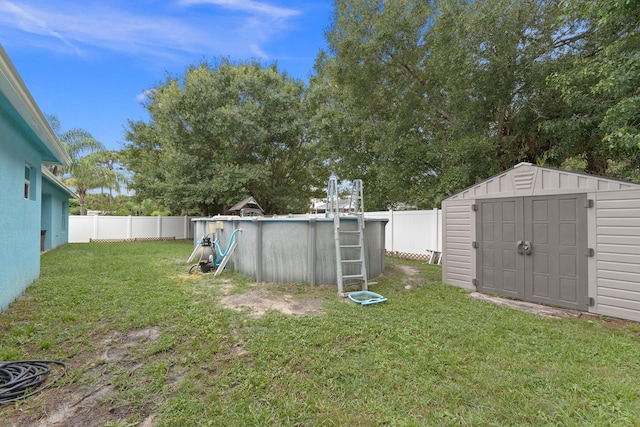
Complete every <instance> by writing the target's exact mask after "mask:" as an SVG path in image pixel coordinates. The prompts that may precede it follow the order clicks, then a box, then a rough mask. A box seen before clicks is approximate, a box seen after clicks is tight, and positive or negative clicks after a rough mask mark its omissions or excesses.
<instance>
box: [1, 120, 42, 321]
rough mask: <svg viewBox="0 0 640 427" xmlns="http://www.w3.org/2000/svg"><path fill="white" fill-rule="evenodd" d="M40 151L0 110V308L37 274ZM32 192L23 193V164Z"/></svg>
mask: <svg viewBox="0 0 640 427" xmlns="http://www.w3.org/2000/svg"><path fill="white" fill-rule="evenodd" d="M41 162H42V155H41V154H40V153H39V152H38V151H36V150H35V149H34V148H33V146H32V145H31V144H30V143H29V141H27V140H26V139H25V137H24V135H23V134H22V133H20V132H19V131H17V130H16V128H15V127H14V126H13V124H12V122H10V121H9V120H8V119H7V116H6V115H4V114H3V111H2V110H0V259H1V260H2V269H1V270H2V274H0V311H2V310H5V309H6V308H7V307H8V306H9V304H10V303H11V302H12V301H13V300H14V299H16V298H17V297H18V296H19V295H20V294H21V293H22V292H23V291H24V290H25V289H26V287H27V286H28V285H29V284H31V283H32V282H33V281H34V280H36V279H37V278H38V277H39V275H40V220H41V217H40V208H41V191H40V190H41V189H42V187H41V186H42V175H41V172H40V164H41ZM26 165H28V166H29V167H30V170H31V193H30V194H31V195H30V197H29V199H25V197H24V180H25V166H26Z"/></svg>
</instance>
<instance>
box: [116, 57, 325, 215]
mask: <svg viewBox="0 0 640 427" xmlns="http://www.w3.org/2000/svg"><path fill="white" fill-rule="evenodd" d="M303 89H304V86H303V83H302V82H301V81H297V80H294V79H292V78H290V77H288V76H287V75H286V74H282V73H279V72H278V70H277V68H276V67H275V66H271V67H262V66H261V65H260V64H258V63H255V62H252V63H241V64H237V65H234V64H232V63H230V62H229V61H221V62H220V63H219V64H217V65H216V66H212V65H211V64H209V63H202V64H199V65H193V66H191V67H189V68H188V69H187V71H186V73H185V74H184V76H182V77H181V78H174V77H171V78H168V79H167V80H166V81H165V82H164V83H163V84H161V85H159V86H158V87H156V88H155V89H154V90H153V91H151V95H150V97H149V100H148V102H147V103H146V105H145V106H146V108H147V110H148V111H149V115H150V121H149V122H148V123H144V122H130V123H129V130H128V132H127V134H126V137H125V138H126V140H127V141H128V143H127V146H126V148H125V156H124V158H125V162H126V165H127V168H128V170H130V171H132V172H134V173H135V175H134V178H133V181H132V185H131V186H132V188H133V189H134V190H135V191H136V192H137V193H138V192H139V193H140V194H141V196H142V197H147V198H155V199H161V200H162V202H163V204H164V205H165V206H168V207H169V208H170V209H171V210H172V212H175V213H184V212H185V211H193V210H194V209H198V210H199V212H200V213H201V214H204V215H210V214H213V213H215V212H223V211H224V210H225V209H226V208H227V207H228V206H230V205H231V204H233V203H235V202H237V201H238V200H240V199H242V198H244V197H247V196H249V195H252V196H254V197H255V198H256V200H258V201H259V203H260V204H261V206H262V207H263V208H264V209H265V211H266V212H268V213H274V212H300V211H304V210H305V209H306V208H307V204H308V197H309V193H310V188H311V187H312V186H313V184H314V180H313V179H312V177H311V175H310V173H309V165H310V164H311V163H312V161H313V159H314V158H315V156H314V150H313V144H311V143H309V142H308V141H307V139H306V138H305V133H304V124H305V119H304V111H303Z"/></svg>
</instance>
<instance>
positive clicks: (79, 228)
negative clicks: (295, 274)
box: [69, 209, 442, 255]
mask: <svg viewBox="0 0 640 427" xmlns="http://www.w3.org/2000/svg"><path fill="white" fill-rule="evenodd" d="M313 216H320V215H313ZM322 216H324V215H322ZM191 218H192V217H186V216H98V215H95V216H78V215H71V216H69V242H71V243H78V242H89V241H90V240H125V239H127V240H128V239H156V238H172V237H173V238H176V239H193V238H194V227H195V226H194V225H193V224H192V222H191ZM365 218H386V219H388V220H389V222H388V223H387V226H386V227H385V249H386V250H387V251H390V252H401V253H408V254H417V255H427V254H429V253H430V252H431V251H436V252H441V251H442V211H441V210H440V209H432V210H422V211H380V212H366V213H365Z"/></svg>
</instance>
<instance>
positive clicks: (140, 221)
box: [69, 215, 193, 243]
mask: <svg viewBox="0 0 640 427" xmlns="http://www.w3.org/2000/svg"><path fill="white" fill-rule="evenodd" d="M170 238H175V239H193V226H192V225H191V217H187V216H100V215H91V216H88V215H87V216H81V215H70V216H69V242H70V243H82V242H89V241H91V240H134V239H170Z"/></svg>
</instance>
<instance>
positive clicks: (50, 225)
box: [40, 179, 69, 250]
mask: <svg viewBox="0 0 640 427" xmlns="http://www.w3.org/2000/svg"><path fill="white" fill-rule="evenodd" d="M40 229H41V230H46V234H45V241H44V249H45V250H50V249H55V248H57V247H58V246H62V245H64V244H66V243H68V242H69V194H68V193H67V192H65V191H63V190H61V189H60V188H59V187H58V186H56V185H53V184H52V183H51V182H50V181H49V180H47V179H43V180H42V214H41V219H40Z"/></svg>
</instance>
